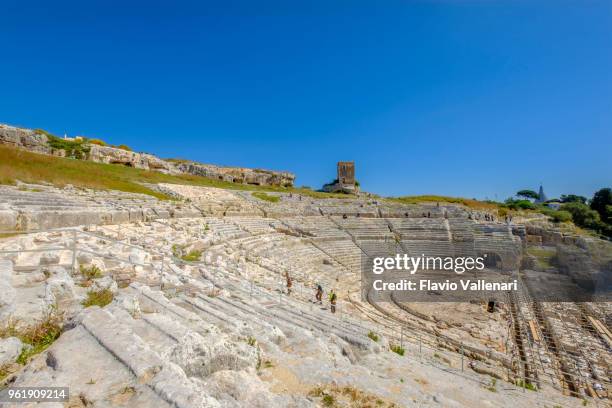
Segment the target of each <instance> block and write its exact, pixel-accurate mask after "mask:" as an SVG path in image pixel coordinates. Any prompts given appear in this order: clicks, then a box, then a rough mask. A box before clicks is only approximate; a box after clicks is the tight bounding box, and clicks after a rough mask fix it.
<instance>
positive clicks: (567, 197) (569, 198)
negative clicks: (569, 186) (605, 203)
mask: <svg viewBox="0 0 612 408" xmlns="http://www.w3.org/2000/svg"><path fill="white" fill-rule="evenodd" d="M561 202H562V203H582V204H586V202H587V198H586V197H584V196H579V195H575V194H561Z"/></svg>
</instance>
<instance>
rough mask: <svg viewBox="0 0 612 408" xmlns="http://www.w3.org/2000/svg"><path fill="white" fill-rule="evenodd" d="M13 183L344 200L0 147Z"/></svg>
mask: <svg viewBox="0 0 612 408" xmlns="http://www.w3.org/2000/svg"><path fill="white" fill-rule="evenodd" d="M16 180H20V181H23V182H25V183H40V182H47V183H51V184H53V185H55V186H59V187H61V186H64V185H66V184H72V185H74V186H78V187H87V188H94V189H109V190H119V191H126V192H131V193H143V194H149V195H152V196H154V197H157V198H160V199H166V198H168V197H167V196H165V195H164V194H161V193H158V192H156V191H153V190H151V189H150V188H147V187H145V186H144V185H142V183H174V184H188V185H193V186H204V187H218V188H226V189H231V190H253V191H283V192H294V193H299V194H303V195H307V196H311V197H319V198H331V197H338V198H345V197H347V196H346V195H343V194H327V193H320V192H316V191H312V190H308V189H298V188H283V187H264V186H252V185H243V184H235V183H230V182H226V181H220V180H214V179H208V178H205V177H200V176H192V175H177V176H171V175H167V174H162V173H159V172H155V171H146V170H140V169H134V168H131V167H126V166H122V165H117V164H102V163H94V162H90V161H82V160H75V159H66V158H61V157H53V156H47V155H42V154H36V153H32V152H28V151H25V150H21V149H16V148H13V147H9V146H2V145H0V184H14V183H15V181H16Z"/></svg>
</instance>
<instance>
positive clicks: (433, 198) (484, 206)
mask: <svg viewBox="0 0 612 408" xmlns="http://www.w3.org/2000/svg"><path fill="white" fill-rule="evenodd" d="M388 200H391V201H395V202H399V203H403V204H420V203H442V204H444V203H451V204H461V205H464V206H466V207H470V208H473V209H475V210H489V211H491V210H497V209H499V208H500V206H499V204H496V203H492V202H485V201H478V200H474V199H470V198H461V197H446V196H438V195H420V196H404V197H392V198H388Z"/></svg>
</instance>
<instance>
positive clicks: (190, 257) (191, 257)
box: [181, 250, 202, 262]
mask: <svg viewBox="0 0 612 408" xmlns="http://www.w3.org/2000/svg"><path fill="white" fill-rule="evenodd" d="M201 256H202V251H196V250H193V251H191V252H189V253H188V254H185V255H183V256H181V259H182V260H183V261H187V262H198V261H199V260H200V257H201Z"/></svg>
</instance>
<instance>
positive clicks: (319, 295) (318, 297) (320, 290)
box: [315, 285, 323, 305]
mask: <svg viewBox="0 0 612 408" xmlns="http://www.w3.org/2000/svg"><path fill="white" fill-rule="evenodd" d="M315 299H316V302H318V303H319V304H320V305H322V304H323V288H322V287H321V285H317V292H316V293H315Z"/></svg>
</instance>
